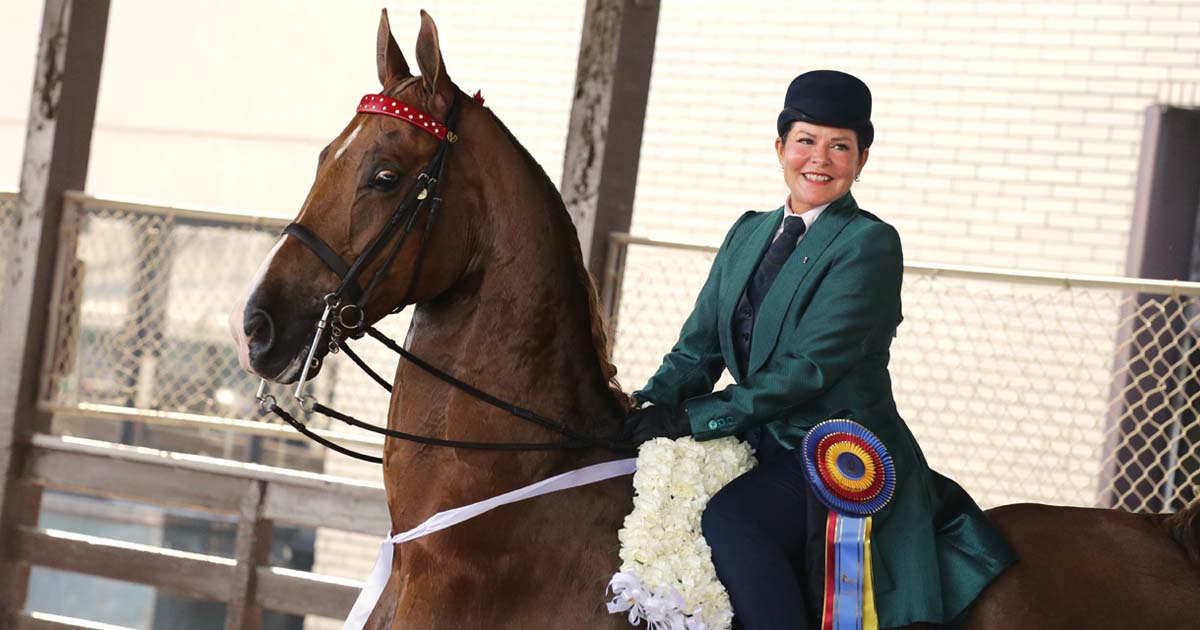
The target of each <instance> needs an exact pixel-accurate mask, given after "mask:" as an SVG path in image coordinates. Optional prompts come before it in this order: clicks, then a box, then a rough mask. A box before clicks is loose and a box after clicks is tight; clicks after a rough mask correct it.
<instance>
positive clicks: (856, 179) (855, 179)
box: [854, 176, 862, 182]
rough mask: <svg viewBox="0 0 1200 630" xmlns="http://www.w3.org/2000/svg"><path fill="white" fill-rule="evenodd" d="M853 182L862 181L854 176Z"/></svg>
mask: <svg viewBox="0 0 1200 630" xmlns="http://www.w3.org/2000/svg"><path fill="white" fill-rule="evenodd" d="M854 181H856V182H861V181H862V180H861V179H859V178H858V177H857V176H855V178H854Z"/></svg>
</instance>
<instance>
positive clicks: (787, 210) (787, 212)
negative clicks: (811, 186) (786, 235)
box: [771, 197, 829, 245]
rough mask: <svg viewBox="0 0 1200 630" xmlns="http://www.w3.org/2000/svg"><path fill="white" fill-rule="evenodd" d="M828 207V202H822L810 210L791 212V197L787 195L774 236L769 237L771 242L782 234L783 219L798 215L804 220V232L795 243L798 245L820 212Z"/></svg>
mask: <svg viewBox="0 0 1200 630" xmlns="http://www.w3.org/2000/svg"><path fill="white" fill-rule="evenodd" d="M828 207H829V204H824V205H821V206H817V207H815V208H813V209H812V210H808V211H806V212H802V213H800V214H796V213H795V212H792V198H791V197H788V198H787V199H786V200H785V201H784V202H783V218H782V219H780V220H779V227H778V228H775V236H772V237H771V242H772V243H774V242H775V239H777V238H779V235H780V234H783V222H784V219H787V218H788V217H800V219H801V220H803V221H804V232H803V233H802V234H801V235H800V237H799V238H797V239H796V244H797V245H799V244H800V241H802V240H804V235H805V234H808V231H809V230H811V229H812V226H813V223H816V222H817V219H818V218H820V216H821V213H822V212H824V211H825V208H828Z"/></svg>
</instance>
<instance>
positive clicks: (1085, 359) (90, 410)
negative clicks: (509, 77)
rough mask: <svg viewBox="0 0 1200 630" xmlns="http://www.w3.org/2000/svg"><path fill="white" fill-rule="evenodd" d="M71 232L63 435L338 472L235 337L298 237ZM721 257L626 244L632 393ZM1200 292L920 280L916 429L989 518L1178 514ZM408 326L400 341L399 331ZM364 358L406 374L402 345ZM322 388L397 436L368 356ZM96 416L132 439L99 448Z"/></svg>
mask: <svg viewBox="0 0 1200 630" xmlns="http://www.w3.org/2000/svg"><path fill="white" fill-rule="evenodd" d="M2 202H3V199H2V198H0V204H2ZM0 207H4V206H3V205H0ZM5 216H7V215H5ZM64 222H65V228H64V241H63V242H64V245H63V253H62V257H61V260H60V263H59V273H58V275H57V280H56V282H57V283H58V285H59V286H58V287H57V288H56V295H57V296H58V298H57V299H58V301H59V303H58V307H57V309H56V312H57V313H58V320H59V321H57V322H56V325H55V326H54V327H52V328H53V330H54V334H53V335H52V337H51V339H50V340H49V341H48V352H49V354H48V356H49V360H48V361H47V362H46V373H45V374H44V378H43V380H44V383H45V386H44V394H43V405H44V406H45V407H46V408H48V409H49V410H51V411H53V412H55V417H56V420H57V429H58V430H59V431H61V432H68V433H69V432H81V433H87V435H88V436H89V437H100V438H102V439H119V440H121V441H127V442H135V443H140V444H146V445H150V446H156V447H159V448H166V449H169V450H191V451H195V450H200V451H201V452H209V453H211V454H215V455H220V456H223V457H233V458H235V459H251V460H255V461H263V462H264V463H272V464H275V465H288V466H294V467H300V468H306V469H313V470H326V469H327V468H326V467H327V465H328V462H325V461H324V454H323V453H322V452H321V451H320V450H319V449H317V448H315V447H314V446H312V445H310V444H309V443H308V442H307V441H306V440H302V439H299V438H298V437H297V436H295V435H294V434H292V433H288V432H289V431H291V429H290V428H287V427H283V426H281V425H280V424H278V423H277V422H276V421H275V420H274V418H273V416H263V415H261V414H259V413H258V411H257V408H256V407H255V403H254V399H253V392H254V390H255V388H256V386H257V382H256V381H255V380H254V379H253V378H251V377H250V376H249V375H247V374H246V373H245V372H243V371H242V369H241V367H240V366H239V365H238V361H237V357H236V355H235V353H234V350H233V348H232V344H230V343H229V334H228V331H227V324H226V317H227V314H228V311H229V308H230V306H231V305H232V303H233V302H234V300H235V299H236V297H237V296H238V295H239V294H240V292H241V291H242V290H243V289H244V288H245V286H246V285H247V284H248V283H249V281H250V279H251V276H252V275H253V273H254V270H255V269H257V268H258V266H259V263H260V262H261V260H262V259H263V258H264V257H265V255H266V253H267V252H268V251H269V249H270V248H271V246H272V245H273V244H274V242H275V241H276V239H277V234H278V231H279V229H280V228H281V227H282V225H283V224H284V221H282V220H278V219H267V218H262V217H246V216H241V215H228V214H220V213H202V212H196V211H186V210H178V209H170V208H159V207H152V206H143V205H138V204H129V203H123V202H116V201H111V200H100V199H95V198H92V197H87V196H84V195H77V194H72V195H71V196H70V197H69V200H68V204H67V209H66V214H65V220H64ZM714 251H715V250H713V248H709V247H699V246H688V245H680V244H671V243H658V242H654V241H646V240H642V239H633V238H630V237H628V236H623V235H616V236H614V240H613V247H612V248H611V250H610V257H609V265H608V268H607V270H606V276H607V279H606V280H607V281H606V283H605V285H606V286H607V287H620V289H619V290H617V291H612V290H611V289H610V292H609V293H608V294H607V295H606V296H605V302H606V307H607V308H608V309H609V313H610V314H611V315H610V327H611V328H612V329H613V334H612V340H613V343H614V349H613V352H614V359H615V361H616V363H617V365H618V366H619V367H620V369H621V375H620V378H621V381H622V383H623V384H624V385H625V387H626V389H628V390H632V389H635V388H637V387H639V386H640V385H642V384H643V383H644V382H645V381H646V379H647V378H649V376H650V375H651V374H652V373H653V371H654V370H655V369H656V368H657V366H658V363H659V361H660V360H661V358H662V356H663V354H665V353H666V352H667V351H668V350H669V349H670V347H671V346H672V344H673V343H674V341H675V335H676V334H677V332H678V330H679V327H680V326H681V324H682V322H683V320H684V319H685V318H686V316H687V314H688V312H689V311H690V308H691V305H692V302H693V300H694V298H695V295H696V293H697V292H698V290H699V288H700V286H701V285H702V284H703V282H704V278H705V277H706V275H707V273H708V268H709V266H710V265H711V262H712V256H713V253H714ZM1198 295H1200V284H1182V283H1154V282H1134V281H1128V280H1121V279H1096V278H1081V277H1067V276H1055V275H1038V274H1015V273H1003V272H995V271H988V270H982V269H968V268H952V267H946V266H941V267H931V266H922V265H909V266H908V267H907V268H906V274H905V285H904V310H905V315H906V319H905V322H904V324H903V325H902V326H901V327H900V331H899V336H898V338H897V339H896V341H895V344H894V345H893V361H892V376H893V379H894V384H895V390H896V399H897V402H898V405H899V407H900V411H901V414H902V415H903V416H904V417H905V418H906V420H907V421H908V422H909V424H910V425H911V426H912V428H913V431H914V433H916V435H917V437H918V439H919V440H920V441H921V444H922V447H923V448H924V450H925V453H926V455H927V457H928V459H929V460H930V463H931V464H932V465H933V466H934V467H935V468H936V469H938V470H939V471H941V472H943V473H945V474H947V475H949V476H951V477H953V478H955V479H956V480H958V481H959V482H960V483H962V484H963V485H964V486H965V487H967V488H968V490H970V491H971V492H972V493H973V494H974V495H975V496H976V497H977V498H978V499H979V501H980V502H981V503H982V504H984V505H987V506H994V505H999V504H1003V503H1010V502H1016V501H1041V502H1047V503H1058V504H1067V505H1106V506H1119V507H1123V508H1126V509H1132V510H1138V511H1160V510H1171V509H1176V508H1178V507H1180V506H1181V505H1183V504H1184V503H1185V502H1187V501H1188V500H1190V499H1191V498H1192V497H1194V496H1195V487H1196V484H1197V483H1200V454H1198V452H1197V448H1196V446H1197V444H1200V422H1198V421H1197V419H1196V411H1195V408H1196V406H1197V405H1196V399H1197V397H1198V396H1200V377H1198V376H1197V368H1196V366H1197V365H1198V364H1200V354H1198V353H1196V352H1194V351H1193V349H1194V348H1195V335H1196V332H1197V330H1200V323H1198V318H1200V311H1198V310H1197V304H1196V301H1197V297H1196V296H1198ZM407 323H408V322H407V319H406V318H403V317H399V318H397V317H393V318H389V320H387V321H386V322H385V329H386V331H387V332H390V333H392V334H393V335H396V336H399V335H402V334H403V331H404V330H405V329H406V328H407ZM360 346H361V347H360V354H362V355H363V356H364V358H366V359H367V361H368V362H369V363H371V364H372V365H373V366H375V367H376V369H377V370H378V371H379V372H380V373H382V374H385V375H387V374H391V373H392V372H393V371H394V369H395V365H396V363H395V361H396V358H395V357H394V356H393V355H390V353H389V352H388V351H387V350H386V349H384V348H381V347H378V346H373V345H368V344H360ZM723 382H724V383H728V382H729V381H728V375H726V377H725V379H723ZM313 385H314V387H315V391H314V393H315V394H316V395H317V396H318V397H320V399H321V400H322V401H323V402H326V401H327V402H328V403H331V404H332V405H334V406H339V407H341V408H343V409H344V411H346V412H347V413H350V414H351V415H355V416H358V417H361V418H363V419H366V420H370V421H373V422H376V423H381V422H382V421H383V417H384V414H385V413H386V409H387V404H388V395H387V393H386V392H385V391H383V390H382V389H380V388H378V386H376V385H375V384H374V383H372V382H371V381H370V380H369V379H368V378H367V377H366V376H365V375H363V374H361V373H360V372H359V371H358V370H357V368H355V367H353V366H352V365H351V364H350V363H349V362H348V361H344V360H334V361H329V362H328V363H327V365H326V367H325V370H324V371H323V372H322V375H321V377H320V378H319V379H317V381H316V382H315V383H314V384H313ZM276 394H277V397H278V398H279V399H280V400H289V401H290V397H289V396H286V395H284V392H283V391H277V392H276ZM292 411H293V412H294V413H296V414H299V415H300V416H303V415H304V414H302V412H299V410H297V409H295V408H294V407H293V408H292ZM81 418H87V419H88V420H87V421H86V422H85V421H83V420H79V419H81ZM96 418H106V419H108V420H109V422H108V426H110V427H111V428H110V431H111V434H109V435H95V431H96V429H95V427H96V426H98V425H97V423H96V422H94V420H95V419H96ZM247 419H248V420H247ZM77 420H78V421H77ZM308 422H309V423H310V425H311V426H314V427H316V428H321V429H336V431H337V432H338V433H337V434H338V435H339V436H341V437H342V438H343V439H344V440H349V441H350V442H352V443H362V444H366V445H375V446H377V445H378V444H379V441H378V440H375V439H374V438H373V436H372V437H366V436H364V435H362V434H361V433H358V434H355V432H353V431H351V430H349V429H348V428H341V427H337V428H335V427H329V426H328V424H327V421H325V420H324V419H323V418H320V417H318V416H312V417H310V418H308ZM88 432H90V433H88ZM197 436H199V437H197ZM197 445H199V446H197ZM255 449H257V451H255ZM335 468H337V469H338V470H337V474H346V475H349V476H360V474H369V475H372V476H374V475H377V474H378V472H377V471H376V470H374V469H371V470H370V471H360V470H357V469H355V468H354V467H353V466H352V465H350V466H347V467H343V466H340V465H339V466H335Z"/></svg>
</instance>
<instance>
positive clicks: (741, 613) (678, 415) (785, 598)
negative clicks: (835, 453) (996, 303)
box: [625, 70, 1014, 630]
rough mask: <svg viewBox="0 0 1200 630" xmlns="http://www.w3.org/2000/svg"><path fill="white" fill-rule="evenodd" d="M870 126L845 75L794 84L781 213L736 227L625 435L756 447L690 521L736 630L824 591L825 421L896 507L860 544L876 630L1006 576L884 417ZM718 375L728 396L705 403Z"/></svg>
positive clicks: (882, 286)
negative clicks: (820, 482) (887, 488)
mask: <svg viewBox="0 0 1200 630" xmlns="http://www.w3.org/2000/svg"><path fill="white" fill-rule="evenodd" d="M870 118H871V93H870V90H869V89H868V88H867V86H866V85H865V84H864V83H863V82H862V81H860V80H858V79H857V78H855V77H853V76H851V75H848V74H845V73H842V72H837V71H833V70H817V71H813V72H808V73H805V74H802V75H800V76H798V77H796V78H795V79H794V80H793V81H792V83H791V85H790V86H789V87H788V90H787V95H786V98H785V99H784V108H783V111H782V112H781V113H780V114H779V118H778V121H777V129H778V132H779V136H778V137H777V138H776V140H775V151H776V154H777V155H778V158H779V165H780V170H781V171H782V172H783V177H784V182H785V183H786V184H787V188H788V197H787V201H786V202H785V204H784V206H783V207H780V208H778V209H776V210H774V211H771V212H747V213H746V214H744V215H742V217H741V218H740V219H738V220H737V222H735V223H734V225H733V228H732V229H730V230H729V234H728V235H727V236H726V237H725V242H724V243H722V245H721V249H720V250H719V251H718V252H717V255H716V259H715V260H714V261H713V265H712V270H711V271H710V272H709V276H708V280H707V282H706V283H705V285H704V288H703V289H701V291H700V295H699V297H697V298H696V305H695V308H694V310H693V311H692V314H691V316H689V317H688V319H687V322H686V323H685V324H684V326H683V330H682V332H681V333H680V336H679V341H678V342H677V343H676V345H675V347H674V348H673V349H672V350H671V352H670V353H669V354H667V355H666V357H664V359H663V363H662V366H661V367H660V368H659V370H658V372H657V373H656V374H655V375H654V376H653V377H652V378H651V379H650V381H649V382H648V383H647V384H646V386H645V387H644V388H642V389H641V390H640V391H638V392H636V393H635V394H634V397H635V399H636V400H637V401H638V409H636V410H635V411H633V412H632V413H631V414H630V415H629V417H628V418H627V419H626V425H625V427H626V428H625V432H626V437H628V438H630V439H632V440H634V441H638V442H641V441H645V440H647V439H651V438H654V437H670V438H677V437H682V436H685V435H692V436H694V437H695V438H696V439H697V440H708V439H714V438H719V437H725V436H730V435H736V436H739V437H741V438H742V439H744V440H746V441H748V442H749V443H750V444H751V445H752V446H754V447H755V449H756V452H757V456H758V459H759V466H758V467H757V468H755V469H754V470H752V471H750V472H748V473H746V474H745V475H743V476H741V477H739V478H737V479H735V480H734V481H733V482H732V483H731V484H729V485H728V486H726V487H725V488H724V489H722V490H721V491H720V492H718V493H717V494H716V495H715V496H714V497H713V498H712V500H711V501H710V502H709V504H708V506H707V508H706V509H705V513H704V518H703V528H704V536H705V539H706V540H707V541H708V543H709V545H710V546H711V547H712V552H713V563H714V565H715V566H716V569H717V575H718V577H719V578H720V579H721V582H722V583H723V584H724V585H725V586H726V588H727V590H728V591H729V594H730V599H731V600H732V603H733V608H734V613H735V615H736V617H737V620H738V622H739V623H740V625H742V627H744V628H747V629H748V630H758V629H761V628H808V627H812V626H811V625H810V624H811V623H813V622H814V621H815V620H816V619H817V609H818V608H819V607H820V599H819V598H820V584H815V585H814V582H817V581H819V580H820V578H819V577H810V576H813V575H814V572H816V575H817V576H820V575H822V573H821V572H822V568H821V567H822V566H823V564H822V563H823V561H824V560H823V558H821V557H819V556H820V551H819V550H820V549H822V547H821V546H820V542H819V538H820V536H821V535H822V534H823V533H824V532H823V531H822V530H821V526H820V523H822V522H823V520H822V519H823V518H824V514H825V512H824V511H823V510H824V509H825V508H824V507H823V506H821V505H820V504H819V503H817V502H816V501H815V500H810V498H809V497H810V496H811V495H810V493H809V491H808V488H807V484H806V481H805V475H804V473H803V470H802V467H801V462H800V455H799V452H798V451H796V450H795V449H797V447H798V446H799V445H800V443H801V440H802V439H803V437H804V435H805V433H806V432H807V431H808V429H810V428H811V427H813V426H814V425H816V424H817V423H819V422H821V421H823V420H825V419H828V418H831V417H848V418H851V419H853V420H855V421H856V422H858V423H860V424H861V425H863V426H865V427H866V428H867V429H869V430H870V431H871V432H872V433H874V434H875V435H876V436H877V437H878V438H879V439H880V440H881V441H882V442H883V444H884V445H885V447H886V448H887V449H888V451H889V452H890V454H891V456H892V459H893V461H894V463H895V468H896V478H897V484H896V493H895V496H894V497H893V498H892V500H891V502H890V503H889V504H888V505H887V506H886V507H884V508H883V509H882V510H881V511H880V512H878V513H876V514H875V515H874V517H873V523H874V533H873V535H872V537H871V541H872V542H871V549H872V559H873V562H872V571H873V574H874V580H875V606H876V610H877V611H878V616H879V625H880V627H883V628H889V627H901V626H907V625H910V624H913V623H919V622H926V623H934V624H947V623H950V622H952V621H953V620H954V619H955V618H957V617H958V616H960V615H961V613H963V612H964V611H965V609H966V607H967V605H968V604H970V602H971V601H972V600H973V599H974V598H975V597H976V596H977V595H978V594H979V592H980V591H981V590H982V589H983V588H984V587H985V586H986V585H987V584H988V583H989V582H990V581H991V580H992V579H993V578H995V577H996V576H997V575H998V574H999V573H1000V572H1002V571H1003V570H1004V569H1005V568H1006V567H1008V566H1009V565H1010V564H1011V563H1012V562H1013V561H1014V558H1013V555H1012V553H1011V551H1010V549H1009V547H1008V545H1007V544H1006V543H1005V541H1004V540H1003V539H1002V538H1001V537H1000V535H999V533H998V532H997V531H996V530H995V529H994V528H993V527H992V525H991V524H990V523H989V522H988V521H987V519H986V517H984V516H983V514H982V513H981V512H980V510H979V508H978V507H977V506H976V505H975V503H974V501H972V500H971V498H970V497H969V496H967V494H966V493H965V492H964V491H963V490H962V489H961V488H960V487H959V486H958V485H956V484H955V483H954V482H953V481H950V480H949V479H946V478H945V477H942V476H941V475H938V474H937V473H935V472H933V471H932V470H930V469H929V466H928V465H927V464H926V462H925V459H924V456H923V455H922V454H921V450H920V448H919V447H918V446H917V443H916V440H915V439H914V438H913V435H912V433H910V432H909V430H908V427H907V426H906V425H905V424H904V421H903V420H902V419H901V418H900V416H899V414H898V413H897V411H896V404H895V401H894V400H893V398H892V389H891V380H890V378H889V376H888V370H887V365H888V358H889V351H888V348H889V346H890V345H891V340H892V337H894V336H895V332H896V327H897V326H898V325H899V324H900V320H901V314H900V284H901V276H902V273H903V259H902V254H901V249H900V238H899V236H898V235H897V233H896V230H895V229H893V228H892V227H891V226H890V225H888V224H887V223H884V222H883V221H881V220H880V219H879V218H878V217H876V216H874V215H872V214H870V213H868V212H866V211H865V210H861V209H859V207H858V205H857V204H856V203H855V201H854V198H853V197H852V196H851V195H850V187H851V185H852V184H853V183H854V182H855V181H856V180H857V179H858V176H859V173H861V172H862V169H863V167H864V166H865V165H866V163H867V157H868V154H869V147H870V146H871V141H872V140H873V138H874V127H873V126H872V124H871V121H870ZM722 368H728V369H729V371H730V373H731V374H732V375H733V378H734V380H735V382H736V384H734V385H731V386H729V387H726V388H725V389H723V390H721V391H719V392H713V391H712V388H713V385H714V383H715V382H716V380H717V378H718V377H719V375H720V374H721V371H722ZM814 516H818V517H819V519H814ZM813 540H816V541H817V542H816V544H815V545H814V544H813ZM810 545H812V546H811V547H810ZM812 550H816V552H814V551H812ZM815 556H816V557H815Z"/></svg>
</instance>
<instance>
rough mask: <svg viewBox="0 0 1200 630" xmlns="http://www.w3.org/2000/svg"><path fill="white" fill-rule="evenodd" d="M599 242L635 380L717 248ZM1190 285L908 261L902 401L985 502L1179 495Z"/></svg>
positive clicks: (627, 379)
mask: <svg viewBox="0 0 1200 630" xmlns="http://www.w3.org/2000/svg"><path fill="white" fill-rule="evenodd" d="M609 252H610V254H609V259H608V264H607V266H606V272H605V276H606V278H605V287H606V288H608V290H607V291H606V293H605V295H604V301H605V305H606V308H607V309H608V311H607V312H608V314H609V326H610V329H611V330H612V331H613V335H612V337H611V340H612V343H613V344H614V348H613V353H614V359H615V361H616V363H617V365H618V366H620V368H621V375H620V377H621V381H622V384H623V385H625V386H626V389H635V388H636V387H638V386H640V385H641V384H642V383H644V382H645V381H646V379H648V378H649V376H650V375H651V374H652V373H653V372H654V370H655V369H657V367H658V365H659V362H660V361H661V358H662V356H663V355H664V354H665V353H666V352H667V351H668V350H670V348H671V346H672V345H673V344H674V342H675V337H676V335H677V334H678V331H679V328H680V326H681V325H682V323H683V321H684V319H685V318H686V317H687V315H688V313H689V312H690V309H691V306H692V302H693V300H694V299H695V296H696V294H697V293H698V292H699V289H700V287H701V286H702V285H703V283H704V279H705V278H706V277H707V273H708V269H709V266H710V265H711V264H712V259H713V256H714V255H715V253H716V248H713V247H701V246H696V245H683V244H676V243H667V242H662V241H651V240H647V239H641V238H636V237H632V236H629V235H626V234H614V235H612V238H611V246H610V250H609ZM1198 296H1200V284H1197V283H1186V282H1167V281H1154V280H1131V279H1126V278H1109V277H1100V276H1080V275H1065V274H1052V273H1029V272H1015V271H1009V270H1002V269H990V268H983V267H964V266H948V265H926V264H919V263H913V264H908V265H906V266H905V281H904V288H903V304H904V313H905V321H904V324H903V325H902V326H901V327H900V329H899V333H898V337H897V339H896V341H895V343H894V344H893V348H892V364H891V374H892V378H893V382H894V387H895V395H896V400H897V404H898V405H899V407H900V411H901V415H903V416H904V417H905V419H906V421H907V422H908V424H909V425H910V426H911V428H912V429H913V432H914V433H915V434H916V435H917V437H918V439H919V440H920V443H921V446H922V448H923V449H924V451H925V453H926V456H927V458H928V459H929V461H930V463H931V465H932V466H933V467H934V468H936V469H938V470H939V471H941V472H943V473H945V474H947V475H948V476H950V477H952V478H954V479H956V480H957V481H959V482H960V483H961V484H963V485H964V486H965V487H966V488H967V489H968V490H969V491H971V493H972V494H973V495H974V496H975V497H976V498H977V499H978V500H979V501H980V503H981V504H983V505H985V506H989V507H990V506H995V505H1000V504H1003V503H1011V502H1019V501H1041V502H1047V503H1059V504H1066V505H1098V504H1099V505H1106V506H1120V507H1124V508H1126V509H1132V510H1137V511H1169V510H1173V509H1177V508H1178V507H1180V506H1182V505H1183V504H1184V503H1186V502H1187V501H1188V500H1190V499H1191V498H1193V497H1194V496H1195V488H1196V484H1197V483H1198V482H1200V453H1198V452H1197V448H1196V444H1197V443H1198V442H1200V422H1198V421H1197V419H1196V409H1197V407H1198V405H1197V400H1196V398H1197V396H1198V395H1200V394H1198V392H1200V376H1198V375H1197V368H1196V366H1197V359H1196V358H1195V357H1194V356H1193V355H1194V353H1193V352H1192V349H1193V348H1194V347H1195V335H1196V332H1197V331H1198V330H1200V310H1197V303H1198ZM723 382H725V383H727V382H729V381H728V374H726V376H725V379H724V381H723Z"/></svg>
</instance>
